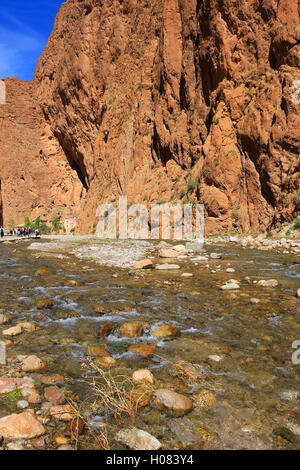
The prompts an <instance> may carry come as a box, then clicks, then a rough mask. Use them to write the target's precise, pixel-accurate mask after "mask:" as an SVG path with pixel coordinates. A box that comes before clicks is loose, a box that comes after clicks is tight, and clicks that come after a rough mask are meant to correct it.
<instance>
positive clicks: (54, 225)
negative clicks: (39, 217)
mask: <svg viewBox="0 0 300 470" xmlns="http://www.w3.org/2000/svg"><path fill="white" fill-rule="evenodd" d="M52 228H53V230H54V231H55V232H58V231H59V229H60V220H59V219H54V220H52Z"/></svg>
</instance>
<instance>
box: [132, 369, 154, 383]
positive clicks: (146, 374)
mask: <svg viewBox="0 0 300 470" xmlns="http://www.w3.org/2000/svg"><path fill="white" fill-rule="evenodd" d="M132 380H133V381H134V382H143V383H148V384H150V385H153V384H154V377H153V374H152V372H150V370H148V369H140V370H136V371H135V372H134V373H133V374H132Z"/></svg>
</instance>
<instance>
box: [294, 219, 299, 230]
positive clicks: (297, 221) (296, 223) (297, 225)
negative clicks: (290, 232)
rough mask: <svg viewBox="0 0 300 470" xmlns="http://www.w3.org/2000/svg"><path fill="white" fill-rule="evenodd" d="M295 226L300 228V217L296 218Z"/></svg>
mask: <svg viewBox="0 0 300 470" xmlns="http://www.w3.org/2000/svg"><path fill="white" fill-rule="evenodd" d="M294 228H296V229H298V228H300V219H296V220H295V222H294Z"/></svg>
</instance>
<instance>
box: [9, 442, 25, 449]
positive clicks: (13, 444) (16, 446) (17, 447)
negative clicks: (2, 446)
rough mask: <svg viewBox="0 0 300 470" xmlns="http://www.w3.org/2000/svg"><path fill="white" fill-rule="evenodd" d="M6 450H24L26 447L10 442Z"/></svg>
mask: <svg viewBox="0 0 300 470" xmlns="http://www.w3.org/2000/svg"><path fill="white" fill-rule="evenodd" d="M6 448H7V450H24V447H23V446H22V445H21V444H17V443H16V442H9V443H8V444H6Z"/></svg>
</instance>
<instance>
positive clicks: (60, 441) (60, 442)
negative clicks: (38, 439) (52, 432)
mask: <svg viewBox="0 0 300 470" xmlns="http://www.w3.org/2000/svg"><path fill="white" fill-rule="evenodd" d="M55 444H56V445H58V446H63V445H68V444H69V439H67V438H66V437H63V436H58V437H56V438H55Z"/></svg>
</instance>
